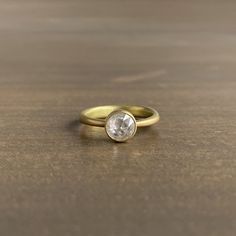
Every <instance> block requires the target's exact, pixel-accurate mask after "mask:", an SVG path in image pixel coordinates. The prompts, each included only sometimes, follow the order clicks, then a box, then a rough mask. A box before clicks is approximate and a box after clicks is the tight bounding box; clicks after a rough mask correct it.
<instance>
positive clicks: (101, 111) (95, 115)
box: [80, 105, 160, 127]
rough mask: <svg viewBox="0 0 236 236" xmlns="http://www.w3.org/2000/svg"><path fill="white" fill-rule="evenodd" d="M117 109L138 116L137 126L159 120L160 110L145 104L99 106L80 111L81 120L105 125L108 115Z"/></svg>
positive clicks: (86, 122) (88, 123) (90, 123)
mask: <svg viewBox="0 0 236 236" xmlns="http://www.w3.org/2000/svg"><path fill="white" fill-rule="evenodd" d="M115 110H126V111H129V112H130V113H132V114H133V116H134V117H135V118H136V122H137V127H146V126H150V125H153V124H155V123H156V122H158V121H159V119H160V116H159V114H158V112H157V111H156V110H154V109H152V108H150V107H144V106H116V105H109V106H97V107H92V108H88V109H86V110H83V111H82V112H81V113H80V122H81V123H83V124H87V125H92V126H99V127H104V126H105V119H106V117H107V116H108V115H109V114H110V113H111V112H113V111H115Z"/></svg>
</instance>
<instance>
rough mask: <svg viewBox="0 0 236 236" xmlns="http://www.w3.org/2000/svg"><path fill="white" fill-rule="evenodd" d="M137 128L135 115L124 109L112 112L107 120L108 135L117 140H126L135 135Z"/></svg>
mask: <svg viewBox="0 0 236 236" xmlns="http://www.w3.org/2000/svg"><path fill="white" fill-rule="evenodd" d="M136 129H137V128H136V121H135V119H134V117H133V116H131V115H130V114H129V113H126V112H123V111H117V112H114V113H112V114H111V115H110V117H108V119H107V121H106V132H107V134H108V136H109V137H110V138H111V139H113V140H115V141H117V142H124V141H126V140H127V139H129V138H131V137H133V136H134V134H135V132H136Z"/></svg>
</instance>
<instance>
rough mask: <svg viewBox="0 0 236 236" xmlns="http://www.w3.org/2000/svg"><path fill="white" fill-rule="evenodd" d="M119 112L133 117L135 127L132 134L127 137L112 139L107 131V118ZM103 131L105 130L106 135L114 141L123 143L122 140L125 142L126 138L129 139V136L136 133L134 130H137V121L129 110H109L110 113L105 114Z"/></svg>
mask: <svg viewBox="0 0 236 236" xmlns="http://www.w3.org/2000/svg"><path fill="white" fill-rule="evenodd" d="M119 113H125V114H127V115H129V116H130V117H131V118H132V119H133V121H134V124H135V129H134V132H133V134H132V136H129V137H127V138H125V139H122V140H118V139H114V138H113V137H111V136H110V135H109V133H108V132H107V123H108V120H109V119H110V118H111V117H112V116H113V115H115V114H119ZM105 131H106V134H107V136H108V137H109V138H110V139H111V140H113V141H115V142H118V143H123V142H126V141H127V140H129V139H131V138H133V137H134V135H135V134H136V131H137V122H136V119H135V117H134V116H133V114H132V113H130V112H129V111H126V110H123V109H118V110H115V111H113V112H111V113H110V114H109V115H108V116H107V118H106V120H105Z"/></svg>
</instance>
